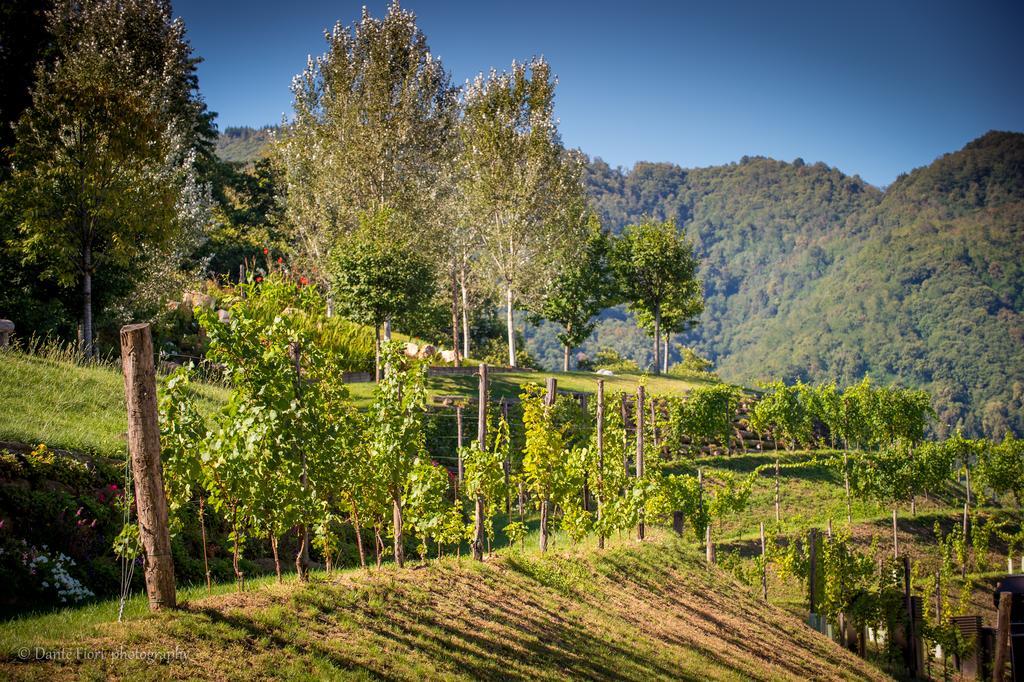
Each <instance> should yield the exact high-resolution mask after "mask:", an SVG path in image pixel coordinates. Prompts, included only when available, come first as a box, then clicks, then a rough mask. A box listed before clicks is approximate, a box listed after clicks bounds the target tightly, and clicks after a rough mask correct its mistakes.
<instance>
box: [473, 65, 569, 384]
mask: <svg viewBox="0 0 1024 682" xmlns="http://www.w3.org/2000/svg"><path fill="white" fill-rule="evenodd" d="M554 94H555V79H554V78H553V76H552V74H551V67H550V66H549V65H548V63H547V62H546V61H544V60H543V59H540V58H537V59H533V60H532V61H530V62H529V63H515V62H513V64H512V67H511V69H510V70H509V71H506V72H502V73H498V72H497V71H494V70H492V71H491V72H490V73H489V74H488V75H486V76H485V75H484V74H482V73H481V74H479V75H477V77H476V78H475V79H474V80H473V81H472V82H470V83H467V85H466V88H465V90H464V94H463V109H464V115H463V121H462V126H461V144H460V150H461V153H460V155H459V168H460V179H461V190H462V195H463V197H464V199H465V201H466V204H467V210H468V213H469V216H470V218H469V219H470V221H471V224H472V225H473V227H474V228H475V231H476V235H477V238H478V243H479V246H480V252H481V257H482V258H483V259H484V260H485V262H486V267H487V268H488V269H489V270H490V271H491V272H492V273H493V277H494V280H495V281H494V283H495V285H496V286H497V287H498V288H499V289H500V291H501V293H502V295H503V297H504V299H505V314H506V325H507V331H508V361H509V364H510V365H511V366H513V367H515V366H516V339H515V327H514V317H513V315H514V311H515V309H516V308H517V307H520V305H522V304H524V303H526V302H529V301H531V300H534V299H536V297H537V296H539V295H540V289H541V285H542V284H543V282H545V281H546V280H547V279H548V276H547V275H548V274H549V273H551V272H553V271H554V270H556V269H557V268H558V267H559V263H560V261H561V259H562V258H564V256H565V255H566V253H567V251H569V250H570V249H572V248H574V247H578V246H579V245H581V244H582V243H583V242H584V241H585V226H586V222H585V221H584V220H581V219H580V216H581V215H582V213H583V210H584V201H583V190H582V185H581V182H580V162H579V159H578V158H577V156H576V155H574V154H570V153H568V152H566V150H565V149H564V147H563V146H562V142H561V139H560V137H559V135H558V126H557V122H556V120H555V118H554ZM574 214H575V215H574Z"/></svg>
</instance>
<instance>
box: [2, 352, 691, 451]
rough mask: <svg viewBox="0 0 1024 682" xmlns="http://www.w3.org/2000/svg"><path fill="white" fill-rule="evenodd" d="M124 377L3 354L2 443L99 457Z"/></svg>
mask: <svg viewBox="0 0 1024 682" xmlns="http://www.w3.org/2000/svg"><path fill="white" fill-rule="evenodd" d="M491 376H492V383H491V391H492V396H493V397H495V398H497V397H502V396H509V397H511V396H517V395H518V394H519V393H520V392H521V390H522V388H521V386H522V385H524V384H527V383H531V382H536V383H539V384H543V383H544V381H545V379H546V377H548V376H550V375H549V374H546V373H542V372H516V373H509V374H501V373H495V374H493V375H491ZM555 376H557V377H558V385H559V388H561V389H564V390H569V391H594V390H596V386H597V383H596V380H597V376H596V375H594V374H589V373H586V372H570V373H568V374H560V373H558V374H555ZM605 379H606V381H607V386H608V390H609V391H617V390H630V391H632V390H635V389H636V385H637V383H638V381H639V377H636V376H615V377H605ZM123 382H124V379H123V378H122V376H121V374H120V372H118V371H117V369H116V368H115V367H111V366H104V365H90V366H82V365H77V364H74V363H72V362H69V361H67V360H65V359H60V358H57V359H48V358H41V357H37V356H31V355H26V354H22V353H14V352H10V353H3V354H2V355H0V441H15V442H20V443H27V444H36V443H46V444H47V445H49V446H50V447H54V448H63V449H67V450H74V451H79V452H91V453H95V454H101V455H111V456H113V455H119V454H121V453H122V452H123V451H124V447H125V444H124V433H125V429H126V426H125V423H126V416H125V410H124V383H123ZM693 385H694V384H693V382H688V381H683V380H681V379H673V378H669V377H650V378H649V379H648V380H647V387H648V390H650V391H652V392H654V393H659V394H664V393H682V392H684V391H686V390H688V389H689V388H690V387H692V386H693ZM373 386H374V385H373V384H370V383H361V384H351V385H350V389H351V392H352V396H353V398H354V399H355V401H356V402H357V403H358V404H366V403H367V402H369V400H370V396H371V394H372V392H373ZM429 389H430V392H431V393H432V394H435V395H436V394H442V395H455V394H466V395H474V394H475V393H476V390H477V379H476V377H474V376H464V377H435V378H431V379H430V383H429ZM199 391H200V395H201V397H202V401H201V405H202V406H203V407H204V408H205V409H206V410H209V411H212V410H213V409H215V406H216V405H217V404H219V403H221V402H223V401H224V400H225V399H226V397H227V392H226V391H225V390H224V389H221V388H218V387H216V386H204V385H200V386H199Z"/></svg>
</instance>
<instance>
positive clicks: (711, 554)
mask: <svg viewBox="0 0 1024 682" xmlns="http://www.w3.org/2000/svg"><path fill="white" fill-rule="evenodd" d="M704 552H705V555H704V559H705V560H706V561H707V562H708V563H709V564H713V563H715V543H714V542H712V541H711V524H710V523H709V524H708V525H707V527H706V528H705V529H704Z"/></svg>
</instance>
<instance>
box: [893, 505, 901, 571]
mask: <svg viewBox="0 0 1024 682" xmlns="http://www.w3.org/2000/svg"><path fill="white" fill-rule="evenodd" d="M892 556H893V558H894V559H899V558H900V536H899V535H898V534H897V532H896V510H895V509H893V510H892Z"/></svg>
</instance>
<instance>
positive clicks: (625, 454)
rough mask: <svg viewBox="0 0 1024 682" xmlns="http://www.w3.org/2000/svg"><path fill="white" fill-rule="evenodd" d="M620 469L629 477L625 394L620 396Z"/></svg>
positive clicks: (627, 409) (627, 414)
mask: <svg viewBox="0 0 1024 682" xmlns="http://www.w3.org/2000/svg"><path fill="white" fill-rule="evenodd" d="M621 398H622V469H623V471H625V472H626V475H627V476H629V405H628V400H627V399H626V394H625V393H623V394H622V396H621Z"/></svg>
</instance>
